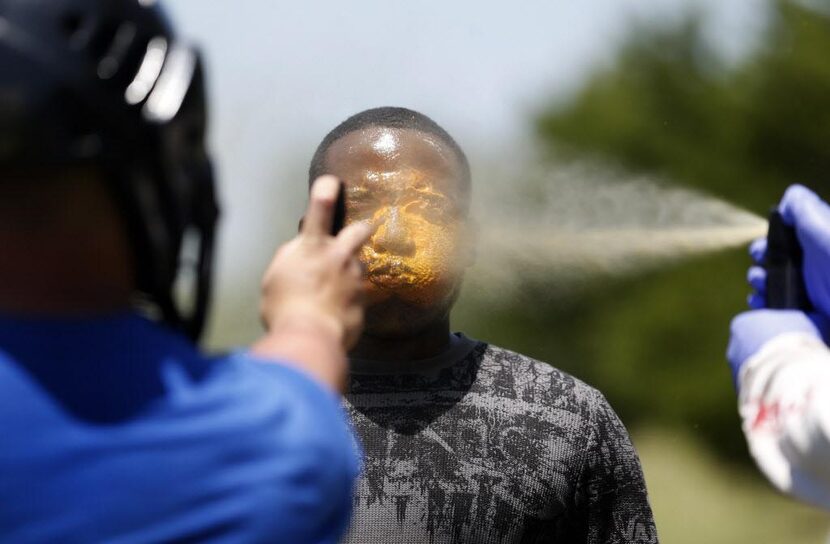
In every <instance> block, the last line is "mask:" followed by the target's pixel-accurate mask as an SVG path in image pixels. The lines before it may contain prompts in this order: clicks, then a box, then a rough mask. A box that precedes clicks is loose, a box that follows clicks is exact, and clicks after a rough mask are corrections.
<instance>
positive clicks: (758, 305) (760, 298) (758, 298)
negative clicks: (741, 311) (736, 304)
mask: <svg viewBox="0 0 830 544" xmlns="http://www.w3.org/2000/svg"><path fill="white" fill-rule="evenodd" d="M746 302H747V304H748V305H749V307H750V308H752V309H753V310H763V309H764V308H766V307H767V299H766V297H764V295H761V294H759V293H752V294H750V295H749V296H748V297H747V298H746Z"/></svg>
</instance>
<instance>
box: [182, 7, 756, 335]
mask: <svg viewBox="0 0 830 544" xmlns="http://www.w3.org/2000/svg"><path fill="white" fill-rule="evenodd" d="M764 5H765V2H764V1H763V0H728V1H725V0H591V1H588V2H577V1H575V0H570V1H564V0H521V1H519V2H512V3H508V2H504V1H501V2H495V1H490V0H477V1H472V0H409V1H392V0H352V1H351V2H335V1H323V0H305V1H302V2H278V1H274V0H234V2H206V1H205V0H169V1H168V2H167V7H168V9H169V11H170V12H171V15H172V17H173V19H174V21H175V23H176V24H177V26H178V28H179V30H180V35H181V36H182V37H184V38H185V39H188V40H192V41H194V42H196V43H197V44H198V45H199V46H200V47H201V48H202V50H203V51H204V53H205V56H206V59H207V67H208V81H209V86H210V87H209V92H210V97H211V99H212V108H211V111H212V116H211V145H212V149H213V154H214V158H215V160H216V163H217V169H218V173H219V183H220V195H221V198H222V202H223V222H222V226H221V229H222V230H221V236H220V247H219V255H220V257H219V266H218V276H217V280H218V281H217V286H218V291H217V294H218V304H219V305H220V307H221V306H228V305H230V304H232V302H231V301H232V300H235V301H241V302H239V303H241V304H248V303H249V302H250V301H253V300H255V296H256V289H257V288H258V285H259V276H260V274H261V273H262V270H263V269H264V268H265V265H266V264H267V262H268V260H269V258H270V254H271V251H272V249H273V248H275V247H276V245H277V244H278V243H280V242H282V241H285V240H286V239H287V238H288V237H290V236H291V235H292V234H293V231H294V229H295V228H296V224H297V220H298V218H299V216H300V214H301V211H302V206H303V204H304V192H305V187H306V179H305V171H306V169H307V163H308V160H309V159H310V158H311V155H312V154H313V152H314V149H315V148H316V146H317V144H318V143H319V141H320V140H321V139H322V138H323V136H325V134H326V133H327V132H328V131H329V130H331V129H332V128H334V126H335V125H337V124H338V123H339V122H340V121H342V120H344V119H345V118H346V117H348V116H350V115H352V114H354V113H357V112H359V111H361V110H363V109H366V108H370V107H376V106H405V107H409V108H413V109H416V110H418V111H421V112H423V113H425V114H427V115H429V116H430V117H432V118H433V119H435V120H436V121H437V122H438V123H439V124H441V125H442V126H444V128H446V129H447V130H448V131H449V132H450V134H452V135H453V136H454V137H455V138H456V139H457V140H458V141H459V143H460V144H461V145H462V147H464V148H465V149H466V150H467V151H468V154H469V155H470V157H471V160H472V163H473V174H474V176H475V172H476V157H477V156H482V155H486V154H488V153H493V152H494V151H493V150H498V149H499V148H502V147H504V146H505V145H509V144H510V143H511V142H515V141H517V140H521V139H523V138H526V137H527V135H528V134H529V133H530V126H531V120H532V118H533V116H534V114H535V113H537V112H538V111H540V110H541V109H542V108H543V107H544V106H545V105H546V104H550V103H551V102H552V101H555V100H564V99H566V98H567V97H568V96H569V95H570V94H572V93H575V92H576V91H577V90H578V89H579V87H580V84H581V83H583V82H584V81H585V79H586V78H587V77H588V76H589V75H590V74H591V73H592V71H594V70H596V69H597V68H598V67H601V66H602V65H603V64H605V63H609V62H611V61H612V60H613V58H614V54H615V52H616V51H617V48H618V46H619V44H620V43H621V41H622V40H623V39H624V38H625V36H627V35H628V33H630V32H632V28H636V27H632V24H633V23H635V22H654V21H672V20H678V19H680V18H681V17H682V16H683V15H684V14H686V13H688V12H689V11H690V10H691V11H698V12H700V13H702V14H703V15H704V17H705V21H706V30H707V32H708V34H709V35H710V36H711V37H712V40H713V41H714V43H715V44H716V45H717V46H718V48H719V49H720V51H721V52H722V53H723V55H724V56H725V57H727V58H729V59H738V58H740V57H741V56H742V55H744V54H745V53H746V52H747V51H749V50H751V48H752V47H754V46H755V44H756V37H757V35H758V32H759V30H760V29H762V28H763V24H764V15H765V10H764ZM488 160H492V157H488ZM215 325H216V324H215ZM218 325H219V326H224V325H225V324H223V323H221V319H220V323H218ZM231 336H233V335H231Z"/></svg>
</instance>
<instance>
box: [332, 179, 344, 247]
mask: <svg viewBox="0 0 830 544" xmlns="http://www.w3.org/2000/svg"><path fill="white" fill-rule="evenodd" d="M345 223H346V184H345V183H343V182H342V181H341V182H340V189H339V190H338V191H337V202H336V203H335V205H334V221H332V223H331V235H332V236H337V233H338V232H340V231H341V230H343V226H344V224H345Z"/></svg>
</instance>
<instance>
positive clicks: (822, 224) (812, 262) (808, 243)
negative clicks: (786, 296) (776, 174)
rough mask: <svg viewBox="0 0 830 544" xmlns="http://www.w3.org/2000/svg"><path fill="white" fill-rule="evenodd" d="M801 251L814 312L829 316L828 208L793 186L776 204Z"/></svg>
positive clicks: (829, 220) (801, 186)
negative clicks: (814, 308)
mask: <svg viewBox="0 0 830 544" xmlns="http://www.w3.org/2000/svg"><path fill="white" fill-rule="evenodd" d="M778 211H779V212H780V213H781V217H782V219H783V220H784V222H785V223H786V224H788V225H791V226H793V227H795V232H796V235H797V236H798V241H799V243H800V244H801V248H802V249H803V251H804V264H803V273H804V283H805V285H806V287H807V295H808V296H809V297H810V301H811V302H812V303H813V306H815V307H816V309H817V310H818V311H819V312H821V313H822V314H824V315H825V316H827V317H830V206H828V205H827V203H826V202H824V201H823V200H821V199H820V198H819V197H818V195H816V194H815V193H814V192H813V191H811V190H810V189H808V188H806V187H804V186H803V185H792V186H790V187H789V188H788V189H787V191H786V192H785V193H784V197H783V198H782V199H781V203H780V204H779V205H778Z"/></svg>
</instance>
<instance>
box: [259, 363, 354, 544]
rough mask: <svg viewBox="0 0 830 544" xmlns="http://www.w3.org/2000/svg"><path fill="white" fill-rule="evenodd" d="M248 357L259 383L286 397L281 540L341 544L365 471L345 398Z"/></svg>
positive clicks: (280, 447)
mask: <svg viewBox="0 0 830 544" xmlns="http://www.w3.org/2000/svg"><path fill="white" fill-rule="evenodd" d="M245 358H246V359H248V361H247V362H248V363H249V364H250V366H251V367H252V368H251V370H252V373H253V374H255V375H256V376H258V377H257V378H255V379H257V380H259V381H260V382H261V385H262V386H263V387H264V389H267V390H269V391H270V392H271V394H273V395H274V397H279V398H280V405H281V406H280V409H279V412H280V414H281V415H280V416H279V418H278V420H279V428H278V429H274V431H273V432H274V438H275V445H276V446H277V447H275V448H274V455H275V459H274V461H275V462H279V463H280V465H281V467H282V468H281V469H280V470H281V472H282V473H283V474H285V478H283V480H282V481H284V482H285V486H286V487H285V488H284V489H281V490H279V491H278V492H279V496H280V497H281V503H282V510H283V511H282V512H280V513H279V514H278V513H276V512H275V513H274V515H275V516H277V515H279V517H281V518H282V521H281V523H279V525H280V530H279V535H278V536H279V538H278V539H277V540H276V541H279V542H309V543H311V542H314V543H336V542H338V540H339V539H340V538H341V537H342V536H343V534H344V533H345V531H346V529H347V527H348V523H349V520H350V518H351V510H352V494H353V492H354V483H355V480H356V478H357V476H358V474H359V470H360V466H359V463H360V461H359V460H360V448H359V445H358V443H357V440H356V438H355V436H354V434H353V432H352V428H351V424H350V423H349V421H348V416H347V415H346V413H345V410H344V409H343V407H342V404H341V401H340V397H339V395H337V394H335V393H333V392H332V391H330V390H328V389H327V388H325V387H324V386H323V385H321V384H319V383H317V382H316V381H315V380H313V379H312V378H311V377H310V376H308V375H306V374H305V373H303V372H301V371H298V370H296V369H294V368H291V367H289V366H287V365H283V364H279V363H275V362H271V361H262V360H257V359H253V358H251V357H245ZM277 436H279V441H278V442H279V443H278V444H276V439H277ZM275 536H277V535H275Z"/></svg>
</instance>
